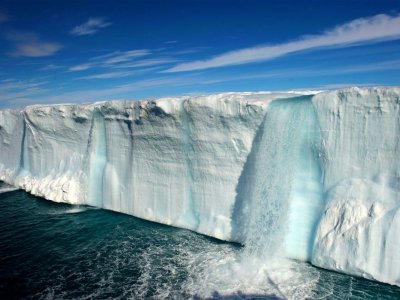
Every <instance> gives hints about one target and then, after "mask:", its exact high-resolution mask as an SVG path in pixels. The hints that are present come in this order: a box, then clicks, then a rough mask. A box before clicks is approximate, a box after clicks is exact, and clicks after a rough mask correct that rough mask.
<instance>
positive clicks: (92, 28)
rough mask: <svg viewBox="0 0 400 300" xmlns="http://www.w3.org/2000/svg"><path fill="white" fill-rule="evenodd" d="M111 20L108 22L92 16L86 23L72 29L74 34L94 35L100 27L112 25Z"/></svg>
mask: <svg viewBox="0 0 400 300" xmlns="http://www.w3.org/2000/svg"><path fill="white" fill-rule="evenodd" d="M111 24H112V23H111V22H106V21H105V20H104V19H103V18H91V19H89V20H87V21H86V22H85V23H83V24H81V25H78V26H76V27H74V28H73V29H72V30H71V34H72V35H92V34H95V33H97V32H98V31H99V30H100V29H103V28H106V27H108V26H111Z"/></svg>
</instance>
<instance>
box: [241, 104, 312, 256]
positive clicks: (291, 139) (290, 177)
mask: <svg viewBox="0 0 400 300" xmlns="http://www.w3.org/2000/svg"><path fill="white" fill-rule="evenodd" d="M310 100H311V97H309V96H302V97H298V98H292V99H285V100H278V101H274V102H272V103H271V104H270V106H269V108H268V112H267V115H266V118H265V121H264V124H263V128H262V136H261V138H260V140H259V144H258V145H257V147H258V148H257V154H256V161H255V163H254V165H253V169H252V176H251V180H249V181H248V184H249V185H250V186H249V187H248V188H247V191H248V193H249V194H248V195H247V197H248V199H247V200H246V203H248V204H247V205H246V207H244V212H243V213H244V214H245V218H244V219H245V220H246V224H244V236H245V237H244V239H245V240H244V244H245V248H244V251H243V253H242V259H243V260H244V263H246V262H248V260H249V259H250V260H252V261H254V260H255V261H257V262H262V263H268V264H271V263H273V262H274V261H275V260H277V259H278V258H279V257H281V256H283V255H284V254H285V251H286V248H285V238H286V236H287V234H288V229H289V217H290V210H291V202H292V201H293V199H294V198H296V197H297V198H298V196H297V195H296V190H299V189H301V193H302V196H301V197H302V198H301V201H303V202H306V205H308V204H307V201H313V200H312V199H310V200H308V199H307V196H306V197H304V195H303V194H304V193H305V195H307V193H308V194H310V195H311V194H312V193H309V191H308V190H307V189H308V187H307V185H309V184H308V183H307V182H315V181H318V180H319V178H318V177H319V172H318V170H315V168H317V169H318V164H317V163H316V162H315V158H314V157H315V155H313V147H314V146H315V144H316V138H317V137H318V135H317V134H316V132H317V130H316V114H315V111H314V107H313V105H312V103H311V101H310ZM310 157H311V158H310ZM299 183H301V184H303V185H304V187H301V186H300V187H299ZM311 192H313V191H311ZM310 197H311V196H310ZM311 198H312V197H311ZM311 225H312V224H311Z"/></svg>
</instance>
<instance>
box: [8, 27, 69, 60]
mask: <svg viewBox="0 0 400 300" xmlns="http://www.w3.org/2000/svg"><path fill="white" fill-rule="evenodd" d="M5 38H6V39H7V40H9V41H11V42H12V43H14V48H15V49H14V51H12V52H11V53H10V54H11V55H12V56H16V57H18V56H26V57H41V56H50V55H53V54H54V53H56V52H57V51H58V50H60V49H61V48H62V47H63V46H62V45H61V44H59V43H55V42H47V41H43V40H42V39H41V37H40V36H39V35H38V34H36V33H34V32H30V31H19V30H9V31H7V32H6V34H5Z"/></svg>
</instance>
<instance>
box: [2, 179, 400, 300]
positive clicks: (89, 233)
mask: <svg viewBox="0 0 400 300" xmlns="http://www.w3.org/2000/svg"><path fill="white" fill-rule="evenodd" d="M241 253H243V247H241V246H240V245H237V244H233V243H226V242H221V241H218V240H215V239H212V238H209V237H206V236H202V235H199V234H196V233H194V232H191V231H188V230H183V229H178V228H174V227H170V226H164V225H160V224H156V223H152V222H147V221H144V220H141V219H138V218H134V217H132V216H128V215H124V214H119V213H113V212H110V211H106V210H102V209H95V208H91V207H88V206H72V205H66V204H60V203H54V202H51V201H47V200H44V199H41V198H38V197H34V196H31V195H29V194H27V193H25V192H23V191H20V190H17V191H13V190H11V189H6V188H4V187H3V188H2V189H0V299H193V298H194V299H203V298H212V299H281V298H282V299H285V298H287V299H400V288H398V287H394V286H390V285H386V284H381V283H377V282H374V281H369V280H365V279H361V278H356V277H352V276H348V275H343V274H338V273H335V272H330V271H326V270H322V269H319V268H315V267H313V266H311V265H310V264H307V263H303V262H294V261H288V262H285V263H282V264H281V265H279V264H278V265H274V266H273V267H272V266H271V268H270V269H268V266H267V267H266V268H267V271H265V270H264V269H263V270H262V271H260V270H254V269H252V270H248V269H246V266H245V265H243V264H240V262H239V263H238V262H237V261H236V260H237V259H238V257H240V254H241ZM261 273H262V276H260V274H261ZM266 274H267V275H266Z"/></svg>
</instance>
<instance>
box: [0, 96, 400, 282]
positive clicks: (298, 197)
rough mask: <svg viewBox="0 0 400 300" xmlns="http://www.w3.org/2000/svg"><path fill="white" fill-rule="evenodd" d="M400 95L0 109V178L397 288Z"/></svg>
mask: <svg viewBox="0 0 400 300" xmlns="http://www.w3.org/2000/svg"><path fill="white" fill-rule="evenodd" d="M399 110H400V89H399V88H348V89H342V90H335V91H327V92H320V91H301V92H297V91H292V92H281V93H272V92H259V93H224V94H217V95H207V96H185V97H179V98H163V99H158V100H143V101H112V102H98V103H93V104H81V105H78V104H68V105H67V104H65V105H47V106H31V107H27V108H25V109H22V110H1V111H0V147H1V148H0V149H1V151H0V179H1V180H3V181H5V182H7V183H9V184H13V185H16V186H18V187H20V188H23V189H25V190H26V191H29V192H31V193H32V194H35V195H38V196H41V197H44V198H46V199H49V200H53V201H58V202H67V203H72V204H88V205H93V206H97V207H102V208H105V209H110V210H114V211H119V212H124V213H127V214H131V215H134V216H137V217H140V218H144V219H147V220H152V221H156V222H160V223H164V224H170V225H173V226H178V227H182V228H187V229H191V230H194V231H197V232H200V233H203V234H206V235H210V236H214V237H216V238H219V239H224V240H232V241H239V242H241V243H243V244H245V246H246V248H245V249H247V251H248V253H251V255H256V256H258V257H261V258H265V259H266V257H271V256H276V255H278V254H280V255H281V254H282V253H283V254H284V256H286V257H290V258H297V259H303V260H308V261H311V262H312V263H313V264H315V265H317V266H321V267H324V268H328V269H333V270H337V271H341V272H347V273H350V274H355V275H359V276H364V277H367V278H371V279H376V280H379V281H383V282H388V283H392V284H396V285H400V259H399V258H398V255H397V253H398V249H399V246H400V237H399V235H398V232H399V230H400V161H399V159H398V157H399V155H400V138H399V137H400V111H399Z"/></svg>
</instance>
